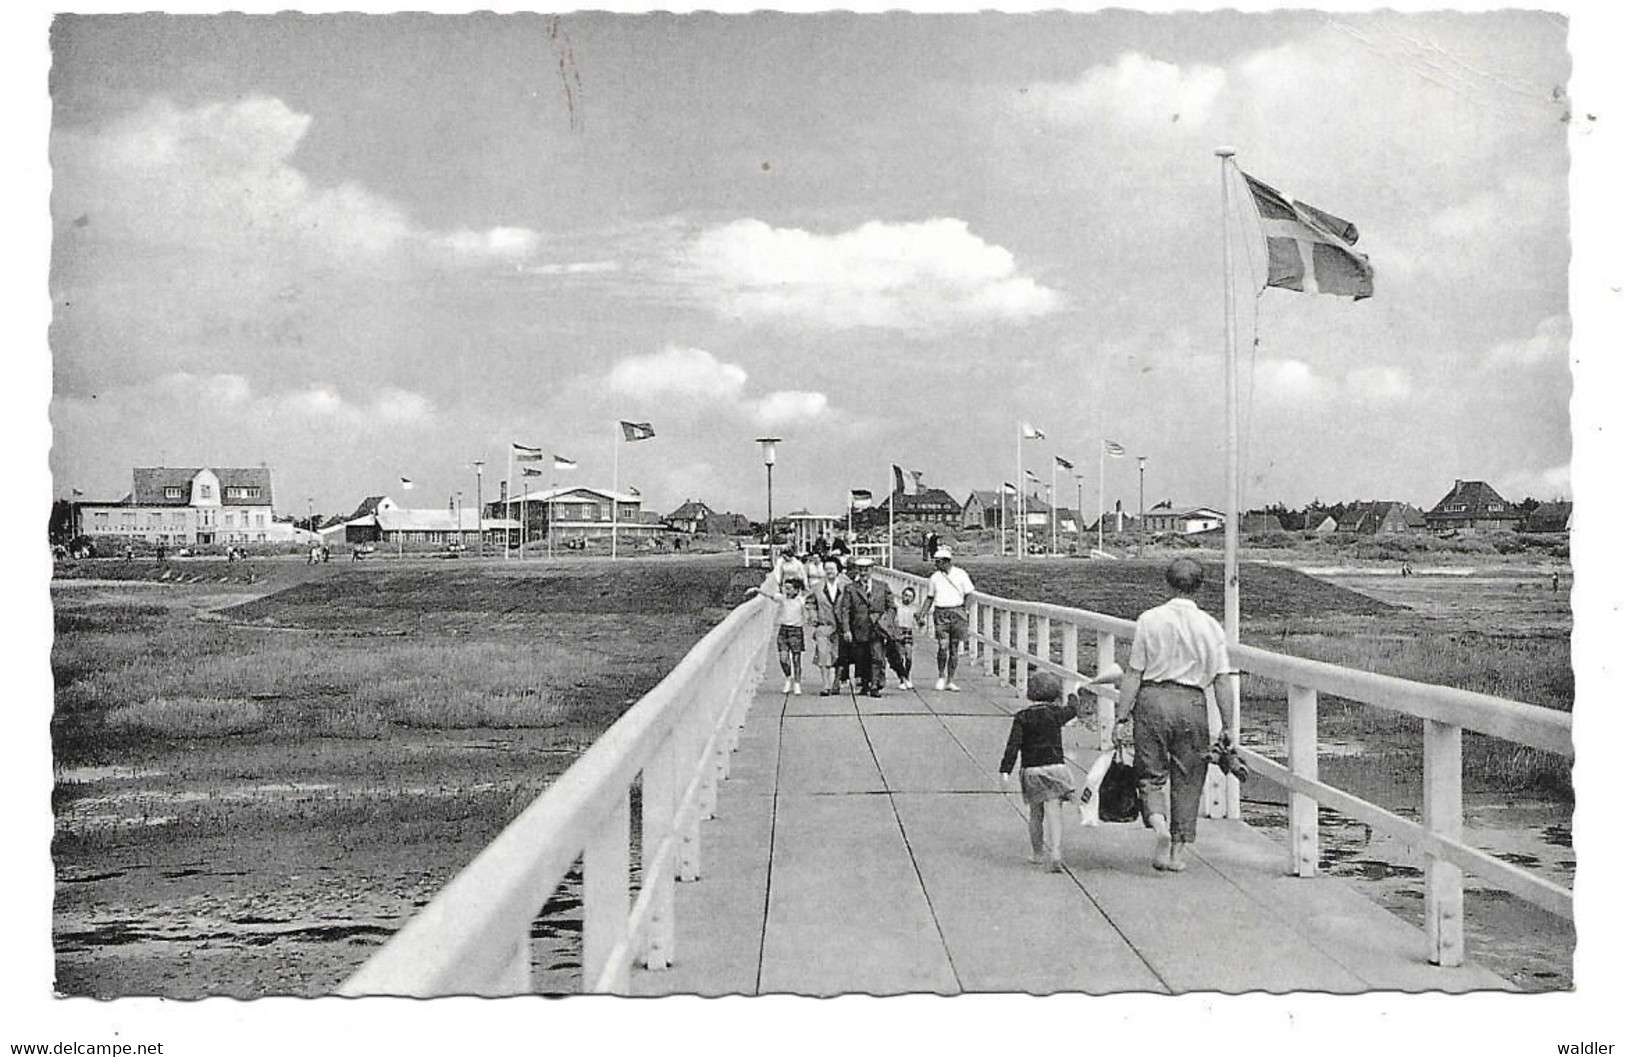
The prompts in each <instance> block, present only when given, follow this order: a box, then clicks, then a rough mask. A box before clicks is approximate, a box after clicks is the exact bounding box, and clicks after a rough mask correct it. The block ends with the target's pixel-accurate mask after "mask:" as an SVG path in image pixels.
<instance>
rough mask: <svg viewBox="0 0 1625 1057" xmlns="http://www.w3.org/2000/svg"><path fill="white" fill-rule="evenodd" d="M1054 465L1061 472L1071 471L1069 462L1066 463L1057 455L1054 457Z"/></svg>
mask: <svg viewBox="0 0 1625 1057" xmlns="http://www.w3.org/2000/svg"><path fill="white" fill-rule="evenodd" d="M1055 465H1057V466H1059V467H1060V468H1061V469H1063V470H1070V469H1072V464H1071V463H1070V462H1068V461H1067V460H1065V459H1063V458H1061V457H1060V456H1059V455H1057V456H1055Z"/></svg>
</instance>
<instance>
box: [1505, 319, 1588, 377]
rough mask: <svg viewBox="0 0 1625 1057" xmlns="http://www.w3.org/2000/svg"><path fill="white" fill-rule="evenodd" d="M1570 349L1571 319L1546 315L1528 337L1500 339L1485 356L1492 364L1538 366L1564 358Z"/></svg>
mask: <svg viewBox="0 0 1625 1057" xmlns="http://www.w3.org/2000/svg"><path fill="white" fill-rule="evenodd" d="M1568 352H1569V319H1568V316H1566V315H1552V316H1547V317H1546V318H1545V319H1543V320H1541V321H1540V323H1539V324H1538V325H1537V326H1536V327H1535V332H1534V333H1533V334H1531V335H1529V336H1528V337H1527V338H1519V339H1515V340H1512V341H1503V342H1499V343H1497V344H1496V345H1494V346H1492V347H1491V348H1490V351H1489V353H1488V354H1487V356H1486V357H1485V358H1486V360H1487V361H1488V363H1489V365H1490V366H1491V367H1536V366H1539V365H1541V364H1544V363H1551V362H1554V361H1562V360H1564V359H1566V358H1567V357H1568Z"/></svg>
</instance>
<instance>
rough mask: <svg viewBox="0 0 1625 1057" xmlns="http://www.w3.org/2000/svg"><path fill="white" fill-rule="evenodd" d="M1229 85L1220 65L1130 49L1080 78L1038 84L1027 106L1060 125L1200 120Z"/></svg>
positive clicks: (1027, 98)
mask: <svg viewBox="0 0 1625 1057" xmlns="http://www.w3.org/2000/svg"><path fill="white" fill-rule="evenodd" d="M1224 87H1225V73H1224V71H1223V70H1221V69H1219V68H1217V67H1215V66H1204V65H1195V66H1191V67H1189V68H1183V67H1180V66H1176V65H1174V64H1173V63H1171V62H1163V61H1161V60H1158V59H1153V58H1150V57H1148V56H1145V55H1142V54H1140V53H1139V52H1133V51H1130V52H1124V53H1123V54H1122V55H1119V56H1118V57H1117V61H1116V62H1114V63H1112V64H1111V65H1109V66H1091V67H1090V68H1089V69H1087V70H1085V71H1084V72H1083V74H1082V75H1081V76H1080V77H1079V78H1078V79H1077V80H1075V81H1070V82H1066V83H1046V84H1039V85H1034V86H1033V87H1031V88H1030V89H1028V91H1027V92H1026V93H1025V100H1024V105H1025V106H1026V108H1028V110H1029V111H1030V112H1031V113H1033V114H1035V115H1036V116H1038V117H1039V118H1040V119H1042V120H1044V121H1048V122H1052V123H1054V124H1058V125H1083V124H1088V123H1091V122H1095V121H1099V120H1105V121H1110V122H1114V123H1117V124H1121V125H1147V124H1153V123H1157V124H1163V125H1167V124H1171V123H1174V122H1178V123H1180V124H1184V125H1200V124H1202V123H1204V122H1205V121H1207V119H1208V116H1209V115H1210V114H1211V113H1212V110H1213V105H1214V103H1215V102H1216V101H1217V99H1218V97H1219V95H1220V93H1221V92H1222V91H1223V90H1224Z"/></svg>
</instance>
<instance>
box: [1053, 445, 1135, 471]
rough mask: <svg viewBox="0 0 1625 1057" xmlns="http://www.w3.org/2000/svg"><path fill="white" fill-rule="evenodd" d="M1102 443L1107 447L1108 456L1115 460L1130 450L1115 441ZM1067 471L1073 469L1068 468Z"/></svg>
mask: <svg viewBox="0 0 1625 1057" xmlns="http://www.w3.org/2000/svg"><path fill="white" fill-rule="evenodd" d="M1101 443H1103V444H1105V445H1106V454H1107V455H1110V456H1111V457H1112V458H1114V459H1121V458H1122V457H1123V456H1125V455H1127V454H1128V449H1127V448H1125V447H1123V446H1122V445H1121V444H1119V443H1117V442H1116V441H1115V440H1108V441H1102V442H1101ZM1067 469H1071V467H1070V466H1068V467H1067Z"/></svg>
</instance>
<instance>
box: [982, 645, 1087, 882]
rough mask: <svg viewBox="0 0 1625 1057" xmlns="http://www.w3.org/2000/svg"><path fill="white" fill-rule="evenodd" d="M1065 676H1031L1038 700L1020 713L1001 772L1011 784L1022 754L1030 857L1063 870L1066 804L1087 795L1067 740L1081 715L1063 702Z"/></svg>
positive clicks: (1031, 692)
mask: <svg viewBox="0 0 1625 1057" xmlns="http://www.w3.org/2000/svg"><path fill="white" fill-rule="evenodd" d="M1061 692H1062V691H1061V680H1060V679H1058V678H1056V677H1055V676H1053V675H1051V674H1049V673H1048V672H1037V673H1035V674H1034V675H1033V676H1032V677H1031V678H1030V679H1029V680H1028V681H1027V699H1028V700H1029V701H1032V702H1033V704H1031V705H1029V706H1027V707H1026V708H1024V709H1022V710H1021V711H1020V712H1017V713H1016V715H1015V719H1013V720H1012V721H1011V723H1010V740H1009V741H1008V742H1006V743H1005V746H1004V760H1003V761H1002V762H1001V763H1000V764H999V774H1000V775H1001V776H1002V777H1003V779H1004V782H1005V784H1006V785H1008V784H1009V782H1010V772H1011V771H1012V770H1014V768H1015V766H1016V758H1017V757H1018V756H1019V757H1020V758H1021V795H1022V798H1023V799H1025V800H1026V801H1027V836H1028V838H1029V839H1030V840H1031V841H1032V848H1033V852H1032V855H1031V856H1030V857H1029V858H1028V860H1027V861H1028V862H1034V863H1037V862H1044V861H1045V860H1046V859H1047V860H1048V862H1049V868H1050V871H1051V872H1053V873H1059V872H1060V871H1061V869H1062V863H1061V804H1062V802H1064V801H1067V800H1075V799H1087V797H1088V795H1089V790H1088V789H1083V790H1081V791H1080V790H1079V788H1078V786H1077V783H1076V782H1074V781H1073V778H1072V768H1071V767H1070V766H1069V765H1068V764H1067V762H1066V756H1065V754H1064V751H1063V749H1062V745H1061V728H1062V727H1064V726H1065V725H1066V724H1067V723H1068V722H1070V721H1071V720H1073V719H1076V718H1077V712H1076V711H1075V709H1073V708H1071V707H1069V706H1067V705H1064V704H1062V703H1061Z"/></svg>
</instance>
